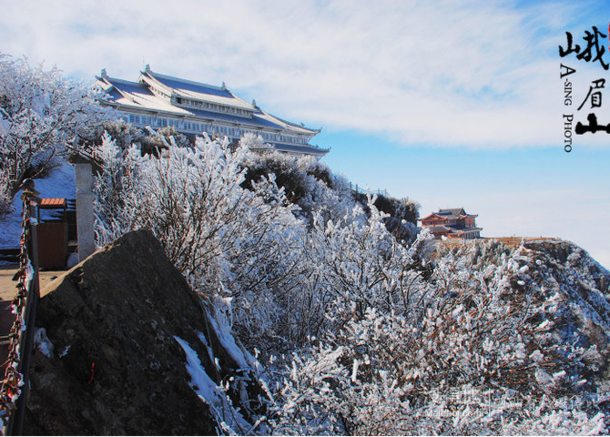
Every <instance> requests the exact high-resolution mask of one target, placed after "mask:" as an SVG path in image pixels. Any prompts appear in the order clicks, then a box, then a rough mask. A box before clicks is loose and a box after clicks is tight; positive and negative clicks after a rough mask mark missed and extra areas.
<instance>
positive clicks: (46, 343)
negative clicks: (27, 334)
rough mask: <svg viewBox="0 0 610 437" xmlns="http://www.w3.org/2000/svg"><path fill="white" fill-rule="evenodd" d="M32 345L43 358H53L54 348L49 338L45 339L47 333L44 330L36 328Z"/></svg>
mask: <svg viewBox="0 0 610 437" xmlns="http://www.w3.org/2000/svg"><path fill="white" fill-rule="evenodd" d="M34 344H35V345H36V349H38V350H39V351H40V352H41V353H42V354H43V355H44V356H46V357H48V358H51V357H52V356H53V350H54V349H55V347H54V346H53V343H51V340H49V337H47V331H46V330H45V329H44V328H38V329H37V330H36V332H35V333H34Z"/></svg>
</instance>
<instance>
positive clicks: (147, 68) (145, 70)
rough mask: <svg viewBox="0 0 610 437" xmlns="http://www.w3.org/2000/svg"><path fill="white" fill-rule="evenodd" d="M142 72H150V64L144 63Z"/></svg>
mask: <svg viewBox="0 0 610 437" xmlns="http://www.w3.org/2000/svg"><path fill="white" fill-rule="evenodd" d="M144 73H150V64H146V66H145V67H144Z"/></svg>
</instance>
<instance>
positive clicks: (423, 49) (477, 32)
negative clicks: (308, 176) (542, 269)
mask: <svg viewBox="0 0 610 437" xmlns="http://www.w3.org/2000/svg"><path fill="white" fill-rule="evenodd" d="M2 2H3V3H5V5H3V15H2V18H0V25H2V27H3V29H4V31H3V36H2V37H0V44H1V46H2V47H3V50H5V51H6V52H9V53H11V54H13V55H20V54H21V53H24V54H27V55H28V56H30V57H32V59H33V60H34V61H38V60H42V59H47V61H49V62H50V63H53V64H57V65H58V66H59V67H60V68H62V69H63V70H64V71H66V72H67V73H69V74H80V75H82V76H83V77H85V78H91V77H92V76H93V75H94V74H97V73H99V70H100V69H101V68H103V67H106V68H107V69H108V71H109V73H110V74H111V75H115V76H119V77H123V78H128V79H129V78H132V79H135V78H136V77H137V72H138V71H139V70H141V69H142V68H143V67H144V64H145V63H150V64H151V67H152V68H153V69H154V70H157V71H160V72H166V73H168V74H174V75H178V76H183V77H188V78H193V79H196V80H200V81H204V82H209V83H218V84H219V83H220V82H222V81H223V80H225V81H226V82H227V84H228V85H229V87H237V88H236V89H235V90H236V91H241V92H244V93H246V94H250V95H252V96H253V97H256V98H257V101H258V102H259V104H261V105H262V106H263V107H265V108H269V109H270V110H272V111H276V112H278V113H280V114H281V115H283V116H285V117H287V118H293V119H296V120H299V121H301V120H303V121H305V122H307V123H308V124H310V125H316V126H320V125H324V126H328V127H334V128H342V129H360V130H365V131H369V132H376V133H379V132H384V133H386V134H387V135H388V136H389V137H390V138H393V139H395V140H398V141H402V142H405V143H415V142H417V143H420V144H421V143H434V144H441V145H449V146H451V145H460V144H461V145H468V146H470V147H480V148H485V147H505V146H509V145H521V146H523V145H532V144H538V145H540V144H544V145H548V144H552V143H553V144H554V143H557V142H558V141H559V142H560V141H561V137H560V135H561V130H560V117H561V107H560V106H558V105H560V102H561V83H560V81H559V80H557V81H556V83H555V82H554V79H556V78H557V77H558V68H559V60H558V59H557V56H556V54H555V50H556V48H555V47H556V44H557V40H558V39H557V38H552V37H554V36H555V34H557V36H558V37H559V39H560V38H561V36H562V35H563V31H564V29H563V28H562V26H564V25H565V24H564V23H565V21H566V19H567V18H566V17H568V14H569V13H570V11H572V10H574V9H575V7H574V6H569V5H568V6H566V5H565V4H562V3H555V4H553V6H552V10H551V9H550V8H551V6H549V5H548V4H541V5H534V6H527V7H521V8H515V7H513V2H510V1H508V0H507V1H502V0H499V1H495V2H487V1H483V0H465V1H461V2H455V1H450V0H443V1H440V2H426V1H417V0H413V1H376V2H369V1H365V0H358V1H345V0H337V1H328V2H321V1H319V2H297V1H256V2H251V1H246V0H233V1H225V2H207V1H203V2H193V1H187V0H178V1H174V2H171V4H168V3H167V2H162V1H159V0H157V1H129V2H126V1H118V0H107V1H104V2H102V3H100V2H93V1H81V2H72V1H68V0H57V1H53V2H43V1H39V2H8V1H6V0H3V1H2ZM558 126H559V128H558ZM558 132H559V133H558Z"/></svg>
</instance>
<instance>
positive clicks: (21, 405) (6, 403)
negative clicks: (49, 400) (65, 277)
mask: <svg viewBox="0 0 610 437" xmlns="http://www.w3.org/2000/svg"><path fill="white" fill-rule="evenodd" d="M37 194H38V193H37V192H36V191H35V190H34V184H33V182H31V181H30V182H29V183H24V190H23V195H22V196H21V198H22V200H23V213H22V233H21V252H20V255H19V270H18V272H17V278H18V282H17V294H16V296H15V299H14V300H13V303H12V313H13V314H14V315H15V320H14V322H13V325H12V327H11V330H10V334H9V346H8V348H9V350H8V359H7V361H6V363H5V366H6V369H5V373H4V380H2V382H1V385H0V420H1V421H2V433H3V434H4V435H20V434H21V431H22V426H23V415H24V411H25V397H26V391H27V374H28V371H29V360H30V351H31V347H32V342H33V336H34V329H33V328H34V318H35V314H36V303H37V301H38V297H39V289H38V269H37V265H38V253H37V247H36V225H37V214H36V211H37V209H36V208H37V201H38V198H37ZM28 328H30V329H28Z"/></svg>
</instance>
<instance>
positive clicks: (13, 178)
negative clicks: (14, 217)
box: [0, 54, 110, 197]
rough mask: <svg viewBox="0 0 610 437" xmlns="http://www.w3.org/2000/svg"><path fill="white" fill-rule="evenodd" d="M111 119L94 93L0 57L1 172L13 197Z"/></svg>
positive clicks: (22, 61)
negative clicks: (29, 179) (77, 141)
mask: <svg viewBox="0 0 610 437" xmlns="http://www.w3.org/2000/svg"><path fill="white" fill-rule="evenodd" d="M109 117H110V115H109V111H107V110H104V109H102V108H101V107H100V106H99V105H98V104H97V103H96V102H95V95H94V93H93V91H91V90H90V89H89V88H87V87H85V86H84V85H82V84H79V83H76V82H74V81H71V80H67V79H64V78H63V77H62V76H61V74H60V71H59V70H58V69H57V68H55V67H54V68H51V69H50V70H45V69H44V67H43V65H42V64H41V65H39V66H37V67H32V66H30V65H29V64H28V61H27V59H16V60H14V59H12V58H11V57H10V56H8V55H4V54H0V171H2V173H5V174H7V175H8V184H9V191H10V193H11V197H12V196H13V195H14V194H15V192H16V191H17V190H18V187H19V185H20V184H21V182H22V180H23V178H24V176H25V175H26V173H27V172H29V171H32V170H33V174H31V175H30V176H32V177H35V176H36V174H37V173H40V172H42V171H44V169H45V168H46V166H47V165H48V164H49V163H50V162H51V161H52V160H53V158H54V157H55V156H57V155H61V154H62V153H64V152H65V145H66V143H68V142H72V141H73V140H75V138H76V137H77V136H78V135H81V134H82V135H85V136H87V135H88V133H89V131H90V130H92V129H94V128H95V127H96V126H97V125H99V124H100V123H101V122H103V121H104V120H107V119H108V118H109Z"/></svg>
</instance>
